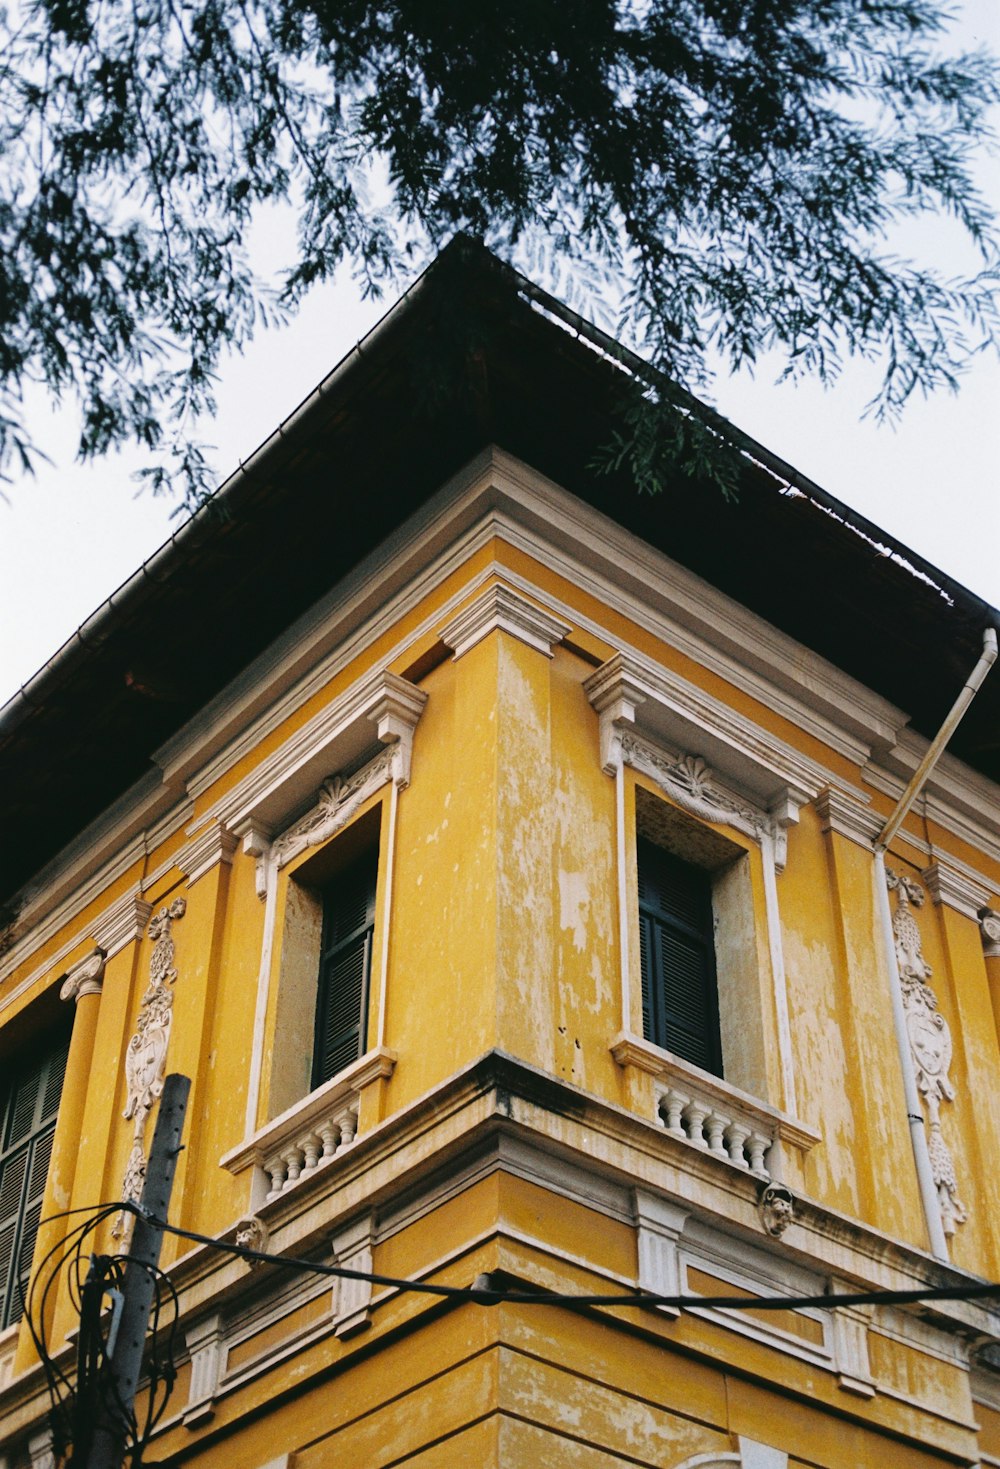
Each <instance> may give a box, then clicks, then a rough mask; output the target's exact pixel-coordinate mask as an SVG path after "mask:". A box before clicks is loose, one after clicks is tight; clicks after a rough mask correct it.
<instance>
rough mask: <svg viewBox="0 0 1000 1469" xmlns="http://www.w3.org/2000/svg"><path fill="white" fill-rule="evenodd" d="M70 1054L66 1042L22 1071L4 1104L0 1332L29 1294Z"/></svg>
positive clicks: (0, 1166)
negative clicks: (67, 1061) (46, 1184)
mask: <svg viewBox="0 0 1000 1469" xmlns="http://www.w3.org/2000/svg"><path fill="white" fill-rule="evenodd" d="M68 1052H69V1039H68V1038H66V1039H65V1040H62V1041H60V1042H59V1043H58V1044H57V1045H55V1046H52V1047H49V1048H47V1049H45V1050H42V1051H41V1052H40V1053H39V1054H37V1055H35V1056H33V1057H32V1058H31V1060H30V1061H28V1062H27V1063H26V1064H24V1065H21V1066H20V1067H18V1068H17V1070H16V1071H15V1072H14V1074H13V1075H12V1076H11V1078H10V1081H9V1083H8V1085H7V1086H6V1087H5V1089H4V1093H3V1097H2V1102H0V1106H2V1112H0V1329H2V1328H3V1327H5V1326H10V1325H11V1324H12V1323H13V1322H15V1321H17V1320H18V1318H19V1317H20V1315H21V1310H22V1301H23V1299H24V1293H25V1292H26V1291H27V1289H28V1276H29V1273H30V1271H31V1257H32V1254H33V1252H34V1248H35V1238H36V1236H37V1234H38V1222H39V1220H40V1218H41V1215H42V1199H43V1197H44V1194H45V1180H46V1177H47V1176H48V1171H49V1160H50V1158H51V1157H52V1141H53V1138H54V1137H55V1131H56V1116H57V1114H58V1111H59V1097H60V1094H61V1092H62V1084H63V1077H64V1075H65V1073H66V1057H67V1054H68Z"/></svg>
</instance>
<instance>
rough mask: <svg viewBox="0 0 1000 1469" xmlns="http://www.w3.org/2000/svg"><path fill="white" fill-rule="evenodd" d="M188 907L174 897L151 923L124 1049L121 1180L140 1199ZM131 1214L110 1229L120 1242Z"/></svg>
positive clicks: (126, 1193) (130, 1196)
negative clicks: (177, 936)
mask: <svg viewBox="0 0 1000 1469" xmlns="http://www.w3.org/2000/svg"><path fill="white" fill-rule="evenodd" d="M186 911H187V902H186V900H185V899H184V898H175V899H174V901H173V902H172V903H171V904H170V906H169V907H166V908H161V909H160V911H159V913H157V914H156V916H155V918H154V919H153V920H152V922H151V923H150V925H149V936H150V938H151V939H152V940H153V952H152V954H151V955H150V959H149V984H148V985H147V987H146V992H145V994H144V995H143V997H142V1004H141V1005H140V1007H139V1018H138V1020H137V1021H136V1027H135V1034H134V1035H133V1036H132V1039H131V1040H130V1041H129V1043H128V1049H127V1050H126V1052H125V1080H126V1082H127V1085H128V1096H127V1100H126V1103H125V1111H124V1112H123V1113H122V1116H123V1117H124V1118H125V1120H126V1121H128V1122H131V1123H132V1151H131V1152H130V1154H129V1159H128V1163H127V1164H126V1167H125V1177H124V1179H123V1180H122V1198H123V1199H125V1200H127V1201H129V1202H132V1203H137V1202H138V1201H139V1200H140V1199H141V1198H142V1190H143V1185H144V1184H145V1181H146V1145H145V1140H146V1123H147V1121H148V1119H149V1114H150V1112H151V1111H152V1109H153V1106H154V1105H155V1103H156V1101H157V1099H158V1098H159V1096H160V1093H161V1092H162V1091H163V1078H164V1076H165V1075H166V1069H167V1048H168V1046H169V1044H170V1028H171V1025H172V1023H173V1009H174V992H173V988H172V986H173V983H174V980H175V979H176V978H177V970H176V969H175V968H174V955H175V949H174V940H173V936H172V934H171V929H172V927H173V925H174V923H175V922H176V920H177V919H178V918H183V917H184V914H185V912H186ZM132 1223H133V1215H132V1214H131V1213H129V1212H128V1211H127V1210H124V1209H123V1210H122V1212H121V1213H120V1214H119V1215H118V1218H117V1219H116V1220H115V1225H114V1228H113V1229H112V1231H111V1233H112V1236H113V1237H114V1238H115V1239H117V1240H128V1238H129V1237H130V1235H131V1233H132Z"/></svg>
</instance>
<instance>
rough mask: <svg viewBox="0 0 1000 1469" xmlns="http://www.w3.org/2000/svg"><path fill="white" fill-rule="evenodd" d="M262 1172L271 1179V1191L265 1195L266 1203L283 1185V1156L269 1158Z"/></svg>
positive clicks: (277, 1193)
mask: <svg viewBox="0 0 1000 1469" xmlns="http://www.w3.org/2000/svg"><path fill="white" fill-rule="evenodd" d="M264 1172H265V1173H266V1174H267V1176H268V1177H269V1178H270V1180H271V1192H270V1193H269V1194H268V1196H267V1201H268V1203H270V1202H271V1200H272V1199H276V1198H277V1197H278V1195H279V1194H280V1193H281V1190H282V1189H283V1188H284V1186H285V1160H284V1159H283V1158H269V1159H268V1160H267V1162H266V1163H265V1164H264Z"/></svg>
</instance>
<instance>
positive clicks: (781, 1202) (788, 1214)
mask: <svg viewBox="0 0 1000 1469" xmlns="http://www.w3.org/2000/svg"><path fill="white" fill-rule="evenodd" d="M757 1207H758V1208H759V1210H760V1222H761V1224H763V1226H764V1229H765V1231H766V1232H767V1233H768V1234H770V1235H772V1236H773V1237H774V1238H775V1239H780V1238H781V1236H782V1235H783V1234H784V1232H785V1230H786V1229H787V1228H788V1226H789V1225H790V1224H793V1223H794V1222H795V1197H794V1195H793V1194H792V1191H791V1189H790V1188H786V1187H785V1185H784V1184H783V1183H768V1184H765V1186H764V1188H763V1189H762V1190H761V1195H760V1203H759V1204H758V1206H757Z"/></svg>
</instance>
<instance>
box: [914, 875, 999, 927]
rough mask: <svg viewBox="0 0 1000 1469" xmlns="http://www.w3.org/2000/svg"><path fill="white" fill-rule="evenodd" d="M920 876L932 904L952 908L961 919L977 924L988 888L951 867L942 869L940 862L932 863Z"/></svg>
mask: <svg viewBox="0 0 1000 1469" xmlns="http://www.w3.org/2000/svg"><path fill="white" fill-rule="evenodd" d="M920 875H921V877H922V878H923V880H924V883H925V885H926V888H927V891H928V892H929V893H930V895H931V900H932V902H934V903H940V904H943V905H944V907H946V908H954V910H955V912H956V913H961V914H962V915H963V917H965V918H971V919H972V920H973V921H974V922H975V923H978V922H979V910H980V909H981V908H982V907H983V904H984V903H985V902H986V899H987V898H988V897H989V895H990V890H989V888H988V887H984V886H982V885H981V884H979V883H977V882H973V881H971V880H970V879H969V878H968V877H967V876H965V874H964V873H961V872H956V871H955V870H954V868H952V867H942V865H941V863H940V862H932V863H931V865H930V866H929V867H925V868H924V870H923V872H922V873H921V874H920Z"/></svg>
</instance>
